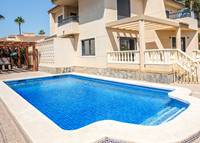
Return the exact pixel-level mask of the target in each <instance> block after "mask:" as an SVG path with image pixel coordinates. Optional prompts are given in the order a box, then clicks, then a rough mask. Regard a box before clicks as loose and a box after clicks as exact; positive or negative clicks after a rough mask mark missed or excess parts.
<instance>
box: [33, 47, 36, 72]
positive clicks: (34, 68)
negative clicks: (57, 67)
mask: <svg viewBox="0 0 200 143" xmlns="http://www.w3.org/2000/svg"><path fill="white" fill-rule="evenodd" d="M33 71H36V51H35V44H34V45H33Z"/></svg>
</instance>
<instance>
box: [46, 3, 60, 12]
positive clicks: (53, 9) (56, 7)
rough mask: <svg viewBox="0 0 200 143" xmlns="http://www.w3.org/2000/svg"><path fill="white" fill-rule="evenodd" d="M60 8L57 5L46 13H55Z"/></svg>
mask: <svg viewBox="0 0 200 143" xmlns="http://www.w3.org/2000/svg"><path fill="white" fill-rule="evenodd" d="M60 8H61V6H60V5H57V6H55V7H53V8H52V9H50V10H48V13H56V12H57V11H59V10H60Z"/></svg>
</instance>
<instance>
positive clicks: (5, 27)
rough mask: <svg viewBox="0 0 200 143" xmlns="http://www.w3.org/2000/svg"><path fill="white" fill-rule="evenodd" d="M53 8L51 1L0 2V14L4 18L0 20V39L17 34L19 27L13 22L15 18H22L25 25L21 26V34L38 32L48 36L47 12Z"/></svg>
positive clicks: (19, 0) (16, 0)
mask: <svg viewBox="0 0 200 143" xmlns="http://www.w3.org/2000/svg"><path fill="white" fill-rule="evenodd" d="M52 7H54V5H52V3H51V0H1V4H0V14H1V15H3V16H4V17H5V19H4V20H0V38H2V37H5V36H8V35H11V34H19V26H18V25H17V24H16V23H15V22H14V20H15V18H17V17H18V16H22V18H24V20H25V23H24V24H22V33H23V32H27V33H35V34H36V35H38V33H39V31H40V30H42V29H43V30H44V31H45V32H46V34H45V35H46V36H47V35H49V30H50V29H49V27H50V26H49V15H48V12H47V11H48V10H49V9H51V8H52Z"/></svg>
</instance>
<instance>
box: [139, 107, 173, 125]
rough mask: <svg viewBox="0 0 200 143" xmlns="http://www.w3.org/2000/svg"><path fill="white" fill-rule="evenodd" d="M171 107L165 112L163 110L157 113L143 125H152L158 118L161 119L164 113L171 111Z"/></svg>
mask: <svg viewBox="0 0 200 143" xmlns="http://www.w3.org/2000/svg"><path fill="white" fill-rule="evenodd" d="M170 109H171V108H170V107H167V108H165V109H163V110H161V111H160V112H158V113H156V114H155V115H154V116H152V117H151V118H149V119H147V120H145V121H144V122H142V123H141V125H149V124H150V123H152V122H153V121H155V120H156V119H157V118H159V117H160V116H162V115H163V114H164V113H166V112H168V111H170Z"/></svg>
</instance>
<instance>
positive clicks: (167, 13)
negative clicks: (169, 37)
mask: <svg viewBox="0 0 200 143" xmlns="http://www.w3.org/2000/svg"><path fill="white" fill-rule="evenodd" d="M166 15H167V18H169V11H168V10H166Z"/></svg>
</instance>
